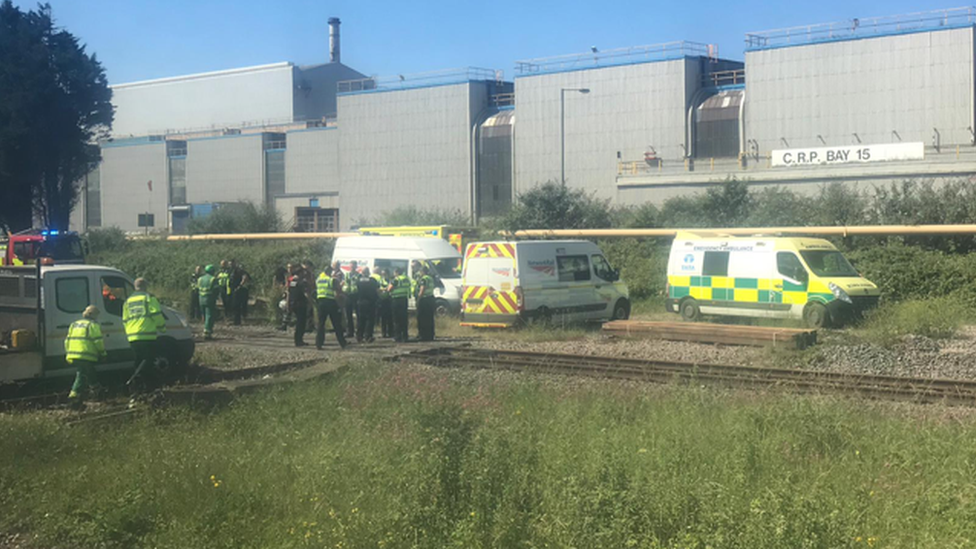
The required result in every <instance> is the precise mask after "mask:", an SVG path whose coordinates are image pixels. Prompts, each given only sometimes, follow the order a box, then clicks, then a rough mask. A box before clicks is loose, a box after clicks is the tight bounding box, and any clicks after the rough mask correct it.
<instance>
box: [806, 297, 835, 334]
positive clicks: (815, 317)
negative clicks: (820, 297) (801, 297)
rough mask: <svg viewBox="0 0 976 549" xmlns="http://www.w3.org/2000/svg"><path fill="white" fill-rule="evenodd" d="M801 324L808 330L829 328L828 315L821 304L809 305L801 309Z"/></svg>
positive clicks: (825, 308)
mask: <svg viewBox="0 0 976 549" xmlns="http://www.w3.org/2000/svg"><path fill="white" fill-rule="evenodd" d="M803 323H804V324H806V325H807V327H808V328H826V327H827V326H830V313H829V312H827V307H825V306H824V304H823V303H809V304H807V306H806V307H805V308H804V309H803Z"/></svg>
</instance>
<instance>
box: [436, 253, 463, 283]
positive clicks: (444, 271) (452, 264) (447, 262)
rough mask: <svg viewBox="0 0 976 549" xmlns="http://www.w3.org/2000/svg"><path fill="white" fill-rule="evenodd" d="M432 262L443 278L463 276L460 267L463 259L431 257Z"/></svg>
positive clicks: (438, 274)
mask: <svg viewBox="0 0 976 549" xmlns="http://www.w3.org/2000/svg"><path fill="white" fill-rule="evenodd" d="M430 264H431V265H433V266H434V270H435V271H437V276H439V277H441V278H461V273H460V269H459V268H458V267H460V265H461V260H460V259H457V258H454V257H451V258H445V259H431V260H430Z"/></svg>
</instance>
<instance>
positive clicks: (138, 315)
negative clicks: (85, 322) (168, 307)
mask: <svg viewBox="0 0 976 549" xmlns="http://www.w3.org/2000/svg"><path fill="white" fill-rule="evenodd" d="M134 285H135V289H136V291H135V293H133V294H132V295H131V296H129V299H126V300H125V305H124V306H123V307H122V323H123V324H125V335H126V337H128V339H129V346H130V347H132V351H133V352H134V353H135V355H136V371H135V373H133V374H132V377H131V378H130V379H129V381H128V383H127V385H129V387H130V389H131V390H132V391H133V392H134V393H136V394H139V393H143V392H149V391H152V390H154V389H155V388H156V384H157V383H158V375H157V372H156V359H157V358H158V357H159V354H160V352H159V348H158V347H157V341H156V337H157V335H158V334H160V333H165V332H166V317H164V316H163V308H162V307H161V306H160V305H159V300H158V299H156V297H155V296H153V295H152V294H150V293H149V283H148V282H146V279H145V278H137V279H136V280H135V283H134Z"/></svg>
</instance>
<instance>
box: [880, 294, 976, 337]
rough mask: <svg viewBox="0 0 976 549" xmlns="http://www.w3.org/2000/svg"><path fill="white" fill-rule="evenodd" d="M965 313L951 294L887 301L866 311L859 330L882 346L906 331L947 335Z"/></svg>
mask: <svg viewBox="0 0 976 549" xmlns="http://www.w3.org/2000/svg"><path fill="white" fill-rule="evenodd" d="M968 316H969V311H968V310H967V308H966V307H965V306H964V305H963V304H962V303H961V302H960V301H959V300H957V299H954V298H952V297H938V298H933V299H922V300H909V301H904V302H901V303H888V304H885V305H883V306H881V307H880V308H878V309H876V310H874V311H872V312H871V313H870V314H869V316H868V318H867V320H866V321H865V323H864V325H863V327H862V330H861V333H862V334H863V335H864V336H865V337H866V338H867V339H868V340H869V341H873V342H875V343H878V344H880V345H885V346H888V345H891V344H893V343H896V342H897V341H898V340H899V339H900V338H902V337H904V336H906V335H917V336H924V337H930V338H933V339H948V338H951V337H952V336H954V335H955V334H956V332H957V331H958V330H959V327H960V326H962V324H963V322H964V321H965V320H967V318H968Z"/></svg>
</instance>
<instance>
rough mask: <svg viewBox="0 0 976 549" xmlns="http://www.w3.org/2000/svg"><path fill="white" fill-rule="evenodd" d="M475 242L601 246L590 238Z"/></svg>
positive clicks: (546, 245)
mask: <svg viewBox="0 0 976 549" xmlns="http://www.w3.org/2000/svg"><path fill="white" fill-rule="evenodd" d="M474 244H476V245H481V244H512V245H514V246H516V247H518V248H535V247H558V246H577V245H580V244H583V245H587V246H593V247H594V248H599V246H597V245H596V244H594V243H593V242H590V241H589V240H495V241H492V242H475V243H474Z"/></svg>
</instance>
